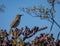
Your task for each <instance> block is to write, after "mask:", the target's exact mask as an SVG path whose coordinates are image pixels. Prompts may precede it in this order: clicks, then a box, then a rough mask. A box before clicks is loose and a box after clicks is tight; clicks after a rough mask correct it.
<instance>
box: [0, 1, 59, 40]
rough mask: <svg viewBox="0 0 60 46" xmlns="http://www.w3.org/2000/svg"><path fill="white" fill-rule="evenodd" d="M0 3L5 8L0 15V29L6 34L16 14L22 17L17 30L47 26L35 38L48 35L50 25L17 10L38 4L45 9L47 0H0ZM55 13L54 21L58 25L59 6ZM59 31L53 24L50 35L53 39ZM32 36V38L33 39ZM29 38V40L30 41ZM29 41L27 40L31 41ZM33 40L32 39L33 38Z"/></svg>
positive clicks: (47, 5) (56, 7)
mask: <svg viewBox="0 0 60 46" xmlns="http://www.w3.org/2000/svg"><path fill="white" fill-rule="evenodd" d="M0 3H1V4H2V3H3V4H4V5H5V6H6V8H5V12H3V13H0V29H6V30H7V32H8V31H9V30H10V24H11V22H12V21H13V20H14V18H15V17H16V15H17V14H23V15H24V16H23V17H22V18H21V23H20V25H19V26H18V28H21V27H24V26H28V27H30V28H32V27H34V26H39V27H44V26H48V29H47V30H44V31H41V32H38V33H37V34H36V35H35V36H39V35H40V33H42V32H43V33H49V28H50V25H51V23H50V22H48V21H46V20H41V19H40V18H38V17H32V16H30V15H28V14H27V13H23V12H22V11H20V10H19V8H22V7H32V6H38V5H40V4H43V5H44V6H45V7H48V8H49V7H50V6H49V4H48V3H47V0H44V1H42V0H0ZM55 9H56V13H55V15H56V16H55V19H56V21H57V22H58V24H60V19H59V18H60V15H59V13H60V5H57V4H56V6H55ZM59 31H60V29H59V28H58V27H57V26H56V25H55V24H54V27H53V30H52V32H51V33H53V34H54V37H55V38H56V37H57V34H58V32H59ZM35 36H34V37H35ZM32 38H33V37H32ZM32 38H31V39H32ZM31 39H29V40H31ZM33 39H34V38H33Z"/></svg>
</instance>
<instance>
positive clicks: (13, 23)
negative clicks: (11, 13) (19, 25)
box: [10, 19, 17, 27]
mask: <svg viewBox="0 0 60 46" xmlns="http://www.w3.org/2000/svg"><path fill="white" fill-rule="evenodd" d="M16 22H17V20H16V19H15V20H13V22H12V24H11V25H10V27H13V26H14V25H15V23H16Z"/></svg>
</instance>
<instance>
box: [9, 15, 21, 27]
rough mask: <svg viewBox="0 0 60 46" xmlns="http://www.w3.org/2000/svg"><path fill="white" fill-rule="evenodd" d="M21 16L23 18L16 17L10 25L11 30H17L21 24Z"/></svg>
mask: <svg viewBox="0 0 60 46" xmlns="http://www.w3.org/2000/svg"><path fill="white" fill-rule="evenodd" d="M21 16H22V15H21V14H17V15H16V17H15V19H14V20H13V21H12V23H11V25H10V28H16V27H17V26H18V25H19V24H20V21H21Z"/></svg>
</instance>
